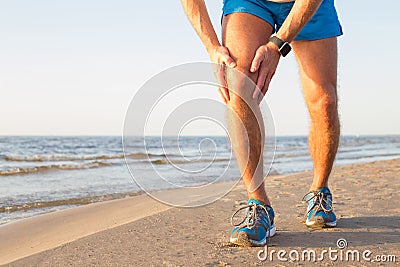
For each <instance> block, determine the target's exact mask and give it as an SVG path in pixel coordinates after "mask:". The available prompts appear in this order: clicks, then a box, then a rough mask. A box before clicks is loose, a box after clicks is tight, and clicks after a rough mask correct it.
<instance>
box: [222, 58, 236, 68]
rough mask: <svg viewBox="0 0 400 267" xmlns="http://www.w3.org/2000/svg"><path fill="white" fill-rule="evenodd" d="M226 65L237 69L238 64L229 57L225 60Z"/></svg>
mask: <svg viewBox="0 0 400 267" xmlns="http://www.w3.org/2000/svg"><path fill="white" fill-rule="evenodd" d="M224 62H225V64H226V65H227V66H229V67H231V68H234V67H236V62H235V60H233V58H231V57H230V56H227V57H226V59H225V60H224Z"/></svg>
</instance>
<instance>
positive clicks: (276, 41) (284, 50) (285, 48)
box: [268, 35, 292, 57]
mask: <svg viewBox="0 0 400 267" xmlns="http://www.w3.org/2000/svg"><path fill="white" fill-rule="evenodd" d="M268 44H271V45H272V46H274V47H275V48H276V49H277V50H278V52H279V53H280V54H281V55H282V56H283V57H285V56H286V55H287V54H289V52H290V51H291V50H292V47H291V46H290V44H289V43H288V42H286V41H283V40H282V39H280V38H279V37H277V36H276V35H273V36H271V37H270V39H269V43H268Z"/></svg>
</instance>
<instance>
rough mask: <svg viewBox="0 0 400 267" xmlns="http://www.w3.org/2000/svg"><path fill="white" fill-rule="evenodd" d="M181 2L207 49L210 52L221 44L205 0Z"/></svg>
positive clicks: (184, 0)
mask: <svg viewBox="0 0 400 267" xmlns="http://www.w3.org/2000/svg"><path fill="white" fill-rule="evenodd" d="M181 3H182V6H183V9H184V10H185V13H186V15H187V17H188V19H189V21H190V23H191V24H192V26H193V28H194V29H195V31H196V33H197V35H198V36H199V37H200V39H201V41H202V42H203V44H204V46H205V48H206V49H207V51H208V52H209V53H210V51H211V50H212V49H215V47H218V46H220V43H219V40H218V37H217V34H216V33H215V30H214V27H213V25H212V23H211V20H210V16H209V15H208V12H207V8H206V4H205V3H204V0H181Z"/></svg>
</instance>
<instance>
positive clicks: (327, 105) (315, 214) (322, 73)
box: [293, 37, 340, 228]
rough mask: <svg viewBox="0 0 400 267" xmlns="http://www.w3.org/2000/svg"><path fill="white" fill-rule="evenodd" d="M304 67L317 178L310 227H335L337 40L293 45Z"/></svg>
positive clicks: (312, 190) (310, 204)
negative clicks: (330, 183) (333, 173)
mask: <svg viewBox="0 0 400 267" xmlns="http://www.w3.org/2000/svg"><path fill="white" fill-rule="evenodd" d="M293 48H294V51H295V53H296V57H297V61H298V64H299V68H300V75H301V81H302V85H303V93H304V98H305V101H306V105H307V108H308V111H309V113H310V118H311V125H310V135H309V145H310V151H311V157H312V160H313V163H314V178H313V182H312V184H311V187H310V192H309V193H308V194H307V195H306V196H305V198H306V200H307V201H308V208H307V220H306V225H307V226H309V227H316V228H320V227H335V226H336V216H335V213H334V212H333V210H332V195H331V192H330V190H329V188H328V179H329V175H330V173H331V170H332V166H333V162H334V160H335V156H336V152H337V149H338V144H339V136H340V124H339V115H338V109H337V101H338V100H337V91H336V83H337V40H336V37H333V38H328V39H322V40H317V41H296V42H294V43H293Z"/></svg>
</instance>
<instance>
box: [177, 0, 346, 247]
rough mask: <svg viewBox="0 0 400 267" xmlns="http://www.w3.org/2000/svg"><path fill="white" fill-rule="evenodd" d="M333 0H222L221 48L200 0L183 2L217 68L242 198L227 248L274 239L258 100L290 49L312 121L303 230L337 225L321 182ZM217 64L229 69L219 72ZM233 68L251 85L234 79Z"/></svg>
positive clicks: (329, 102) (334, 114) (330, 99)
mask: <svg viewBox="0 0 400 267" xmlns="http://www.w3.org/2000/svg"><path fill="white" fill-rule="evenodd" d="M333 1H334V0H296V1H291V0H270V1H268V0H224V6H223V17H222V45H221V44H220V43H219V41H218V38H217V35H216V33H215V31H214V28H213V26H212V24H211V21H210V18H209V15H208V12H207V9H206V6H205V3H204V0H182V4H183V7H184V10H185V12H186V14H187V16H188V18H189V20H190V22H191V23H192V25H193V27H194V29H195V30H196V32H197V34H198V35H199V37H200V39H201V41H202V42H203V44H204V46H205V48H206V49H207V51H208V53H209V55H210V58H211V60H212V62H214V63H217V64H220V66H222V67H221V70H220V72H219V75H220V77H221V80H220V82H221V85H222V87H221V88H219V92H220V94H221V96H222V98H223V100H224V102H225V103H226V105H227V107H228V128H229V133H230V137H231V142H232V147H233V150H234V152H235V155H236V159H237V162H238V165H239V170H240V172H241V175H242V179H243V181H244V184H245V186H246V189H247V193H248V198H249V200H248V205H247V206H246V207H245V208H246V209H247V213H246V215H245V218H244V219H243V221H242V222H241V223H240V224H239V225H235V227H234V228H233V230H232V232H231V237H230V241H231V242H232V243H234V244H237V245H243V246H263V245H265V243H266V240H267V237H270V236H273V235H274V234H275V226H274V211H273V209H272V207H271V203H270V200H269V199H268V197H267V194H266V191H265V187H264V183H263V179H264V170H263V162H262V153H263V152H262V150H263V143H264V126H263V125H262V123H260V117H261V111H260V108H259V102H260V99H262V97H263V96H264V95H265V94H266V92H267V90H268V87H269V84H270V81H271V79H272V77H273V75H274V73H275V70H276V68H277V65H278V62H279V60H280V58H281V57H282V56H286V55H287V54H288V53H289V52H290V50H291V47H293V50H294V52H295V56H296V59H297V62H298V65H299V69H300V75H301V81H302V87H303V94H304V98H305V101H306V105H307V108H308V111H309V113H310V118H311V125H310V134H309V146H310V152H311V156H312V160H313V164H314V177H313V181H312V184H311V187H310V192H309V193H308V194H307V195H306V196H305V199H306V200H307V201H308V208H307V214H306V215H307V220H306V225H307V226H310V227H335V226H336V216H335V214H334V213H333V211H332V195H331V193H330V190H329V189H328V178H329V174H330V172H331V169H332V166H333V161H334V159H335V155H336V152H337V148H338V143H339V135H340V126H339V117H338V111H337V91H336V83H337V36H340V35H342V29H341V26H340V23H339V20H338V17H337V13H336V10H335V7H334V2H333ZM223 66H228V67H230V68H226V70H225V74H224V69H225V68H224V67H223ZM231 68H234V69H235V70H236V74H235V72H234V71H232V69H231ZM239 71H240V73H244V74H245V75H246V76H248V77H249V78H250V79H251V80H252V81H253V82H254V83H255V84H256V87H254V83H253V86H251V85H249V83H247V82H246V79H245V78H243V77H242V76H241V75H238V74H237V73H239ZM235 214H236V213H235ZM235 214H234V215H235Z"/></svg>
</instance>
